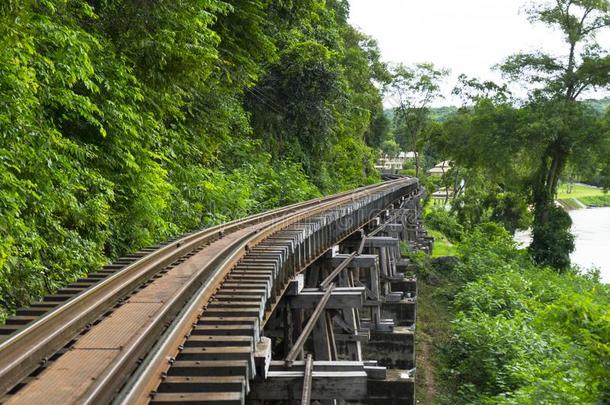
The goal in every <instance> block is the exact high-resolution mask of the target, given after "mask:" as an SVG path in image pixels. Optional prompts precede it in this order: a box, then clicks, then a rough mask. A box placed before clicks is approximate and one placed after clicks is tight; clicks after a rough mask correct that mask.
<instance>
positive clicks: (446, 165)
mask: <svg viewBox="0 0 610 405" xmlns="http://www.w3.org/2000/svg"><path fill="white" fill-rule="evenodd" d="M450 169H451V162H450V161H449V160H443V161H442V162H440V163H438V164H437V165H436V166H434V167H433V168H432V169H430V170H428V175H429V176H435V177H441V176H443V175H444V174H445V173H447V172H448V171H449V170H450Z"/></svg>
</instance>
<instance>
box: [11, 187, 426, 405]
mask: <svg viewBox="0 0 610 405" xmlns="http://www.w3.org/2000/svg"><path fill="white" fill-rule="evenodd" d="M417 187H418V186H417V182H416V180H411V179H405V178H402V179H394V180H392V181H388V182H385V183H382V184H380V185H374V186H369V187H365V188H362V189H358V190H355V191H352V192H348V193H342V194H337V195H334V196H331V197H327V198H324V199H317V200H312V201H308V202H305V203H300V204H294V205H292V206H288V207H284V208H281V209H276V210H273V211H269V212H266V213H263V214H259V215H255V216H252V217H249V218H245V219H242V220H238V221H233V222H230V223H227V224H223V225H220V226H216V227H212V228H209V229H206V230H203V231H200V232H196V233H192V234H189V235H185V236H184V237H181V238H179V239H176V240H173V241H170V242H167V243H165V244H162V245H159V246H155V247H151V248H147V249H143V250H141V251H140V252H137V253H136V254H134V255H130V256H127V257H125V258H123V259H120V260H119V261H117V262H115V263H113V264H112V265H109V266H106V267H104V268H103V269H101V270H100V271H98V272H95V273H92V274H89V275H88V276H87V277H86V278H83V279H80V280H77V281H76V282H75V283H72V284H70V285H69V286H67V287H66V288H64V289H61V290H59V291H58V292H57V294H55V295H51V296H48V297H45V298H44V299H43V300H41V301H40V302H38V303H35V304H33V305H32V306H31V307H28V308H23V309H20V310H18V312H17V314H16V316H14V317H11V318H9V320H8V321H7V323H6V325H4V326H2V327H0V335H2V340H1V341H0V389H1V390H2V393H3V394H4V397H3V399H2V402H3V403H7V404H8V403H23V404H25V403H27V404H32V403H96V404H97V403H109V402H112V401H114V402H122V403H147V402H152V403H165V404H167V403H184V402H190V403H204V404H216V403H218V404H243V401H244V398H245V397H246V394H247V392H248V391H249V388H250V387H249V382H250V380H251V379H252V378H253V377H254V375H255V374H257V364H256V359H257V356H256V351H257V350H258V349H260V347H259V346H260V344H261V336H260V332H261V330H262V328H263V327H264V325H265V323H266V322H267V321H268V320H269V318H270V316H271V314H272V313H273V312H274V310H275V309H276V306H277V305H278V304H279V302H280V300H281V298H282V297H283V296H284V295H285V293H286V291H287V290H288V289H289V288H290V287H291V283H294V278H295V276H296V275H297V274H298V273H299V272H301V271H303V270H304V269H305V268H307V266H308V265H309V264H311V263H313V262H314V261H315V260H316V259H317V258H319V257H320V256H321V255H322V254H324V252H325V251H327V250H328V248H329V247H331V246H332V245H334V244H336V243H337V242H338V241H341V240H342V239H344V238H346V237H348V236H349V235H350V234H353V232H354V231H356V230H358V229H360V228H361V227H362V226H363V225H365V224H367V223H368V222H369V221H371V220H372V219H373V218H375V214H378V213H379V212H381V211H383V210H384V209H386V208H387V207H388V206H389V205H390V204H391V203H393V202H394V201H396V200H398V199H400V198H404V196H405V195H408V194H411V195H412V194H414V193H415V192H416V190H417ZM260 356H262V357H263V358H264V357H265V356H267V357H269V356H270V349H269V351H268V352H266V353H263V354H261V355H260ZM260 356H259V357H260ZM259 367H260V366H259ZM267 367H268V364H267ZM266 372H267V371H266V370H258V373H259V374H260V373H266Z"/></svg>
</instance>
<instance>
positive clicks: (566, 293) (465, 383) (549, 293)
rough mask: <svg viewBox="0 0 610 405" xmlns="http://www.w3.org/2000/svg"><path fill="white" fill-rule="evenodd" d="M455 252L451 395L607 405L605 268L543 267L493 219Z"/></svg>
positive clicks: (609, 352)
mask: <svg viewBox="0 0 610 405" xmlns="http://www.w3.org/2000/svg"><path fill="white" fill-rule="evenodd" d="M458 251H459V258H460V263H459V264H458V265H457V267H456V268H455V269H454V272H455V274H454V275H453V277H454V279H455V280H457V281H454V282H456V283H458V284H460V285H463V287H461V288H459V289H457V293H456V294H455V295H453V298H452V304H453V310H454V311H455V319H454V320H453V322H452V326H451V332H452V333H451V337H450V338H449V341H448V343H447V345H446V347H445V349H444V355H445V362H446V368H445V369H444V371H443V372H442V373H443V376H444V377H445V378H446V379H447V382H448V383H447V393H448V396H449V398H451V399H448V403H478V404H540V403H578V404H593V403H606V402H607V401H608V400H609V399H610V397H608V395H609V393H610V386H609V385H608V381H610V371H609V370H610V346H609V344H608V342H610V312H609V311H608V308H609V307H610V288H609V287H608V285H607V284H602V283H601V282H600V281H599V278H598V274H597V273H595V272H590V273H580V272H579V271H578V270H570V271H566V272H564V273H557V272H556V271H554V270H553V269H552V268H548V267H545V268H543V267H539V266H537V265H535V264H534V263H533V262H532V261H531V260H530V258H529V256H528V255H527V252H526V251H524V250H518V249H516V247H515V243H514V242H513V241H512V238H511V235H510V233H508V232H506V231H505V230H504V229H503V228H502V227H501V226H497V225H496V224H492V223H488V224H483V225H480V226H478V227H477V228H476V229H474V230H473V231H472V232H470V233H468V234H467V235H465V237H464V238H463V240H462V242H461V243H460V244H459V246H458ZM456 401H457V402H456Z"/></svg>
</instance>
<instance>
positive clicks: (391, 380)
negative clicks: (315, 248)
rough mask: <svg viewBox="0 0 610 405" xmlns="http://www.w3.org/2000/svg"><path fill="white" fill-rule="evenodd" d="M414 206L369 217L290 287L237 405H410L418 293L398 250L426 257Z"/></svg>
mask: <svg viewBox="0 0 610 405" xmlns="http://www.w3.org/2000/svg"><path fill="white" fill-rule="evenodd" d="M420 196H421V191H418V192H417V193H415V194H414V195H411V196H408V197H405V198H403V199H401V200H400V201H399V202H397V203H395V204H393V205H392V207H391V208H390V209H388V210H384V211H382V212H380V213H378V215H377V216H376V217H375V218H374V219H373V221H370V222H368V223H367V225H365V226H364V227H362V228H360V229H358V231H357V232H355V233H352V234H350V235H348V236H347V237H346V238H345V239H343V240H342V241H341V242H340V243H339V244H338V245H334V246H333V247H332V248H331V249H329V250H327V251H325V252H324V253H323V254H322V255H320V256H319V257H318V259H317V260H315V261H314V262H313V263H311V264H310V265H309V266H308V267H307V268H306V270H305V271H303V272H301V273H300V274H298V275H296V276H294V277H293V278H292V279H291V280H290V281H289V283H288V286H287V288H286V290H285V293H284V294H283V298H282V299H281V300H280V301H279V302H278V304H277V305H276V306H275V308H274V310H273V312H272V313H271V314H270V316H269V317H268V320H267V321H266V323H265V324H264V326H263V327H262V328H261V331H260V333H261V338H260V340H259V342H258V343H257V345H256V351H255V358H254V362H255V364H256V373H255V374H256V376H255V377H254V379H252V380H251V381H250V385H249V394H248V395H247V400H246V403H250V404H256V405H268V404H309V403H312V404H318V403H319V404H321V405H330V404H333V405H335V404H336V405H338V404H367V405H375V404H383V405H392V404H401V405H407V404H413V403H414V402H415V400H414V396H415V388H414V378H415V351H414V332H415V314H416V302H417V301H416V300H417V288H416V278H415V274H414V268H413V266H412V264H411V263H409V261H408V259H406V258H403V257H401V249H400V244H401V242H406V243H407V244H408V246H409V248H410V249H418V250H423V251H425V252H428V253H429V252H430V251H431V250H432V243H433V239H432V238H430V237H428V236H427V235H426V232H425V230H424V229H423V227H422V222H421V218H420V201H419V200H420ZM312 357H313V361H312V362H311V364H309V362H308V360H309V359H311V358H312ZM310 401H311V402H310Z"/></svg>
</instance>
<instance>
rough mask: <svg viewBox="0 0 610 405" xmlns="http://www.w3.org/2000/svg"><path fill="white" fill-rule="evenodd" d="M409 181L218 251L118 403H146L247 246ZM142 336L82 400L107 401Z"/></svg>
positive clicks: (323, 206)
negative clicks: (205, 277)
mask: <svg viewBox="0 0 610 405" xmlns="http://www.w3.org/2000/svg"><path fill="white" fill-rule="evenodd" d="M411 182H412V181H406V180H405V179H401V180H397V181H392V182H386V183H382V184H377V185H373V186H368V187H364V188H361V189H358V190H355V191H352V192H350V193H347V195H346V194H345V193H342V194H341V195H340V197H339V198H333V199H329V200H321V201H319V203H318V205H317V206H315V207H312V208H304V209H303V210H301V211H299V212H296V213H294V214H292V215H288V216H287V218H283V219H281V220H280V221H278V222H274V223H272V224H271V225H269V226H268V227H267V228H265V229H263V230H257V231H254V232H252V233H251V234H248V235H247V236H246V237H244V238H242V239H240V241H239V242H238V244H234V245H233V246H232V247H229V248H228V249H229V250H231V249H232V251H231V252H230V253H227V254H224V253H223V252H220V253H219V255H223V254H224V259H223V260H222V262H221V263H220V264H218V265H217V266H216V271H214V272H213V274H211V275H210V277H209V278H208V280H207V281H206V282H205V283H204V284H203V285H202V286H201V288H200V289H199V292H198V293H197V294H195V295H194V296H193V298H192V299H191V301H190V302H189V303H188V304H187V307H188V309H187V310H185V311H183V312H182V313H181V315H180V318H179V319H176V320H175V321H174V323H173V325H172V326H171V327H170V330H169V331H168V333H166V334H165V335H164V336H163V338H162V340H161V341H159V342H158V343H157V344H156V345H155V348H154V350H153V351H152V355H151V356H150V357H149V358H147V359H146V360H145V362H144V364H143V365H142V366H140V367H139V368H138V370H137V372H136V376H135V378H134V380H133V381H132V382H131V383H130V386H129V387H127V389H126V390H124V391H125V392H123V393H122V394H121V396H120V398H118V399H117V401H116V402H117V403H121V404H135V403H138V404H143V403H147V401H148V399H149V395H150V393H151V392H152V391H153V390H154V389H155V388H156V387H157V385H158V384H159V382H160V381H161V378H162V377H161V376H162V375H163V373H164V372H165V370H166V369H167V368H168V366H169V363H170V360H171V359H172V358H174V357H175V356H176V354H177V353H178V347H179V346H180V345H181V344H182V342H183V341H184V340H185V336H186V335H188V333H189V332H190V330H191V329H192V325H193V323H194V322H195V321H196V320H197V317H198V316H199V315H200V314H201V312H202V311H203V309H204V306H205V305H206V304H207V302H208V301H209V299H210V298H211V296H212V295H213V293H214V291H215V287H217V286H218V285H220V283H221V282H222V280H223V279H224V278H225V276H226V275H227V274H228V273H229V272H230V270H231V269H232V267H233V266H235V265H236V264H237V263H238V262H239V260H240V259H241V258H242V257H243V256H244V255H245V254H246V253H247V251H248V248H250V247H253V246H255V245H256V244H258V243H260V242H261V241H262V240H264V239H266V238H267V237H268V236H270V235H272V234H273V233H275V232H277V231H278V230H281V229H283V228H285V227H287V226H289V225H291V224H293V223H296V222H298V221H299V220H301V219H305V218H308V217H311V216H313V215H315V214H317V213H320V212H323V211H325V210H328V209H331V208H333V207H335V206H338V205H340V204H341V203H345V202H347V201H349V199H352V200H355V199H356V198H358V197H362V196H364V195H366V194H367V193H372V192H375V191H377V190H379V191H381V190H384V189H394V188H399V187H402V186H406V185H408V184H410V183H411ZM219 258H220V257H219ZM146 339H147V337H146V336H145V334H142V335H141V336H140V338H139V339H138V340H137V341H133V342H132V344H131V345H130V346H129V347H127V348H125V350H123V351H122V352H121V359H120V360H119V361H118V362H117V363H116V364H115V366H113V367H112V369H109V371H108V372H107V373H106V374H105V375H104V376H103V377H102V378H101V379H100V380H99V384H97V385H96V387H95V388H94V389H93V391H91V392H90V393H89V394H88V395H87V396H86V398H83V399H82V403H87V404H95V403H100V402H105V401H108V400H109V399H110V398H111V397H112V395H113V394H115V390H116V386H117V385H118V381H117V380H116V379H115V376H116V374H113V370H117V371H118V370H120V369H121V368H122V367H124V366H125V365H126V364H128V363H129V362H132V361H133V356H134V354H133V353H135V352H136V351H137V348H138V347H139V346H142V345H144V346H146V344H145V343H144V342H145V340H146Z"/></svg>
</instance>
